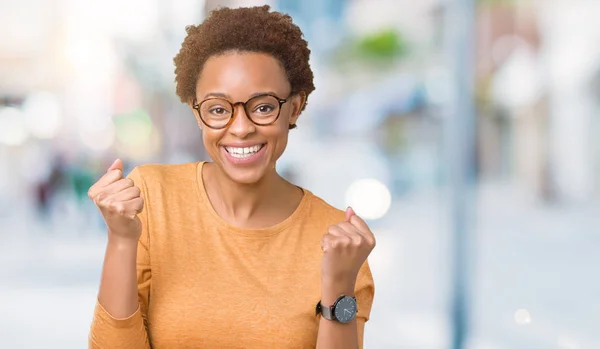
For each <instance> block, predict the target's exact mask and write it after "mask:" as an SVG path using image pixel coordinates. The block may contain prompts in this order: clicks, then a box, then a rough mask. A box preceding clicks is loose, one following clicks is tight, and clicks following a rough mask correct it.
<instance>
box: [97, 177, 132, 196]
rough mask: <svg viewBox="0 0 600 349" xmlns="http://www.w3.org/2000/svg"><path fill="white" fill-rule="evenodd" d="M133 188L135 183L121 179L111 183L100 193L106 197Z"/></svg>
mask: <svg viewBox="0 0 600 349" xmlns="http://www.w3.org/2000/svg"><path fill="white" fill-rule="evenodd" d="M131 187H135V183H133V180H131V178H121V179H119V180H118V181H116V182H113V183H111V184H109V185H107V186H106V187H104V188H103V189H102V193H104V194H106V195H107V196H109V195H113V194H116V193H118V192H121V191H123V190H126V189H128V188H131Z"/></svg>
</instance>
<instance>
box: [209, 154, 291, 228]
mask: <svg viewBox="0 0 600 349" xmlns="http://www.w3.org/2000/svg"><path fill="white" fill-rule="evenodd" d="M206 165H207V166H206V167H205V170H206V171H204V180H205V182H206V183H207V184H208V185H206V186H205V187H206V191H207V194H208V196H209V198H210V200H211V203H212V205H213V207H214V208H215V210H216V211H217V212H218V213H219V214H220V215H221V216H223V218H225V219H227V220H230V221H233V222H236V223H238V224H239V223H243V222H249V221H252V220H253V219H254V218H257V217H262V216H263V213H265V212H269V211H270V210H272V209H273V208H276V207H277V206H278V205H280V202H278V198H283V197H285V195H281V194H284V193H289V192H290V189H292V187H293V186H292V185H291V184H290V183H288V182H287V181H286V180H284V179H283V178H282V177H281V176H280V175H279V174H278V173H277V171H276V170H275V169H273V170H271V171H270V172H269V173H267V174H266V175H265V176H264V177H263V178H262V179H261V180H260V181H259V182H257V183H252V184H241V183H237V182H235V181H233V180H231V178H229V177H228V176H227V175H226V174H225V173H222V171H221V169H220V168H219V167H218V166H216V165H215V164H213V163H206ZM276 193H278V194H279V195H276Z"/></svg>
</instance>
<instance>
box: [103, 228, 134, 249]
mask: <svg viewBox="0 0 600 349" xmlns="http://www.w3.org/2000/svg"><path fill="white" fill-rule="evenodd" d="M137 244H138V240H137V239H133V238H130V237H122V236H117V235H115V234H111V233H110V232H109V233H108V247H109V248H113V249H117V250H131V249H135V250H137Z"/></svg>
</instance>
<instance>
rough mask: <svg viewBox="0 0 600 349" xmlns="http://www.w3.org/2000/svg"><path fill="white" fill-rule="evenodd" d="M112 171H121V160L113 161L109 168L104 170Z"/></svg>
mask: <svg viewBox="0 0 600 349" xmlns="http://www.w3.org/2000/svg"><path fill="white" fill-rule="evenodd" d="M112 170H121V171H123V160H121V159H117V160H115V161H114V162H113V163H112V165H110V167H109V168H108V170H106V172H110V171H112Z"/></svg>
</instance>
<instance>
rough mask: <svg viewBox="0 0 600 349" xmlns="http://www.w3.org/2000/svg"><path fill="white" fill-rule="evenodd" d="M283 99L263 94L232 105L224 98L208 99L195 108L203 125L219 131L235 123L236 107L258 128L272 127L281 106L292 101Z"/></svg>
mask: <svg viewBox="0 0 600 349" xmlns="http://www.w3.org/2000/svg"><path fill="white" fill-rule="evenodd" d="M290 97H291V95H290V96H289V97H288V98H286V99H281V98H279V97H277V96H275V95H271V94H262V95H258V96H255V97H252V98H250V99H249V100H247V101H246V102H237V103H231V102H230V101H228V100H226V99H224V98H208V99H205V100H203V101H202V102H200V103H199V104H198V103H196V100H194V105H193V108H194V109H196V110H197V111H198V114H199V115H200V119H201V120H202V123H204V124H205V125H206V126H208V127H210V128H212V129H215V130H219V129H223V128H225V127H227V126H229V125H231V123H232V122H233V118H234V116H235V106H236V105H241V106H242V107H243V108H244V111H245V112H246V116H247V117H248V119H250V121H252V122H253V123H254V124H255V125H258V126H268V125H272V124H273V123H275V121H277V119H278V118H279V114H280V113H281V106H282V105H283V104H284V103H285V102H287V101H288V100H289V99H290Z"/></svg>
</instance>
